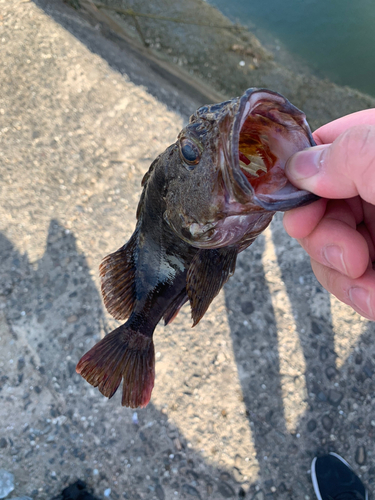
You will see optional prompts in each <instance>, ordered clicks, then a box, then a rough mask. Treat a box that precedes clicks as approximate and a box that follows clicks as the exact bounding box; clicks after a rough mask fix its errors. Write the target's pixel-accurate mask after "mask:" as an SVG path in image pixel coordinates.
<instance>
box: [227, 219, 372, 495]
mask: <svg viewBox="0 0 375 500" xmlns="http://www.w3.org/2000/svg"><path fill="white" fill-rule="evenodd" d="M266 245H268V246H269V245H272V246H273V247H274V249H275V250H276V255H277V259H275V261H274V262H273V263H271V265H270V264H269V263H267V261H265V258H267V255H268V254H267V252H266V248H265V247H266ZM272 264H273V266H272ZM265 268H267V269H265ZM277 268H279V269H280V271H278V272H279V273H280V278H281V286H280V281H277V276H275V274H277ZM265 272H266V273H267V276H266V275H265ZM236 278H238V279H237V280H236ZM238 280H240V283H239V282H238ZM270 288H271V289H273V292H274V295H273V301H272V300H271V296H270ZM285 292H286V294H285ZM280 294H281V295H280ZM225 295H226V304H227V308H228V310H229V323H230V327H231V332H232V337H233V347H234V353H235V357H236V362H237V365H238V368H239V370H240V371H241V373H245V374H246V376H244V377H242V390H243V396H244V401H245V403H246V407H247V414H248V418H249V424H250V425H251V429H252V432H253V439H254V442H255V447H256V450H257V458H258V462H259V466H260V475H261V477H262V478H263V480H264V481H265V483H264V484H265V489H264V493H265V494H266V493H267V488H268V493H269V492H270V488H272V486H273V487H274V488H275V491H277V492H278V493H283V492H284V493H285V495H286V498H306V496H308V495H310V493H311V491H310V490H309V487H308V482H307V480H306V479H307V473H308V470H309V468H310V464H311V460H312V458H313V457H314V456H315V455H316V454H321V453H328V452H329V451H335V452H337V453H339V454H341V455H343V456H344V457H345V458H346V460H348V461H349V462H350V463H351V464H352V465H353V466H355V467H356V469H357V471H358V472H359V473H360V474H362V478H363V480H364V482H366V483H367V484H368V485H369V486H370V485H371V484H373V483H374V482H375V467H374V466H373V450H374V448H373V439H374V436H375V421H374V417H375V408H374V406H373V396H374V390H375V362H374V360H375V348H374V338H375V328H374V326H375V325H374V323H372V322H371V323H367V322H362V321H361V320H360V318H359V316H357V315H355V314H350V313H348V310H346V311H344V312H343V313H342V314H343V315H342V316H340V311H338V312H336V311H335V318H336V320H337V319H338V325H337V327H336V331H334V328H333V318H332V313H331V306H330V296H329V294H328V293H327V292H326V291H325V290H324V289H323V288H322V287H321V286H320V285H319V283H318V282H317V280H316V279H315V277H314V275H313V273H312V271H311V267H310V262H309V259H308V257H307V255H306V254H305V253H304V252H303V250H302V249H300V248H299V246H298V244H297V243H296V242H295V241H292V240H291V239H288V237H287V235H286V233H285V231H284V230H283V228H282V223H281V217H279V216H277V217H276V220H275V221H274V222H273V223H272V240H271V239H270V238H269V237H268V239H267V238H266V237H265V236H264V235H262V236H261V237H260V238H258V240H257V241H256V242H255V243H254V244H253V246H252V247H251V248H249V249H248V250H247V251H246V252H244V253H243V254H241V255H240V256H239V259H238V268H237V273H236V274H235V275H234V277H233V278H232V280H231V281H230V282H229V283H228V284H227V285H226V289H225ZM284 295H286V299H287V300H288V302H289V304H290V312H291V316H290V317H289V318H285V315H287V314H288V311H287V310H285V307H283V304H285V296H284ZM275 309H276V310H275ZM337 316H338V317H337ZM244 322H245V325H244ZM340 322H341V324H340ZM366 323H367V325H366ZM291 324H292V325H293V324H294V325H295V332H294V335H295V336H296V335H298V337H297V349H298V352H296V345H295V342H294V341H293V333H292V334H291V335H288V330H287V329H288V328H289V329H290V325H291ZM360 325H365V326H364V328H362V330H363V333H362V334H361V335H359V334H358V332H359V331H360V330H361V326H360ZM283 328H284V330H285V329H286V330H287V331H286V332H285V331H284V332H282V333H281V332H280V329H283ZM352 330H353V331H352ZM351 333H353V334H356V335H357V338H356V337H354V345H355V348H354V349H353V347H354V346H353V345H349V346H348V344H350V342H351V340H352V339H351ZM335 335H336V339H335ZM291 337H292V338H291ZM340 338H341V344H342V345H341V349H340V345H338V343H339V342H340ZM335 342H336V343H335ZM283 343H284V344H283ZM345 343H346V344H345ZM280 344H281V345H280ZM288 349H291V350H290V351H288ZM337 349H339V350H342V349H344V354H345V356H344V359H341V360H340V363H339V366H337V363H336V362H337V354H336V350H337ZM280 357H281V359H280ZM345 357H346V359H345ZM296 360H297V361H296ZM301 361H302V367H303V370H302V372H301V370H299V369H298V364H300V365H301ZM295 363H297V367H296V366H293V365H294V364H295ZM303 365H305V368H304V366H303ZM283 372H284V373H283ZM293 377H294V378H293ZM288 406H289V408H288ZM290 417H292V420H293V417H294V420H295V422H294V425H293V422H290ZM288 418H289V421H288ZM272 489H273V488H272ZM277 498H279V497H277Z"/></svg>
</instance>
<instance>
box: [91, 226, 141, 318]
mask: <svg viewBox="0 0 375 500" xmlns="http://www.w3.org/2000/svg"><path fill="white" fill-rule="evenodd" d="M136 244H137V233H136V232H134V233H133V235H132V237H131V238H130V240H129V241H128V242H127V243H126V244H125V245H124V246H123V247H121V248H120V249H119V250H117V251H116V252H114V253H111V254H110V255H107V257H105V258H104V259H103V260H102V262H101V264H100V266H99V272H100V278H101V291H102V295H103V301H104V305H105V307H106V309H107V311H108V312H109V314H111V315H112V316H113V317H114V318H115V319H127V318H128V317H129V316H130V314H131V312H132V310H133V308H134V304H135V265H134V257H133V256H134V251H135V248H136Z"/></svg>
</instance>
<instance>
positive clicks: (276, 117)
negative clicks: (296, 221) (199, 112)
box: [220, 88, 318, 212]
mask: <svg viewBox="0 0 375 500" xmlns="http://www.w3.org/2000/svg"><path fill="white" fill-rule="evenodd" d="M222 123H223V125H222V138H223V141H222V145H223V146H222V147H223V149H222V151H221V155H220V156H221V161H220V164H221V168H222V172H223V178H224V181H225V185H226V188H227V192H228V205H233V204H234V203H235V202H237V203H240V204H241V205H245V206H246V207H247V209H248V210H251V211H252V210H255V209H256V208H258V209H263V210H266V211H272V212H275V211H278V210H281V211H286V210H290V209H292V208H296V207H298V206H302V205H306V204H308V203H311V202H313V201H315V200H316V199H318V198H317V196H315V195H314V194H312V193H309V192H308V191H304V190H300V189H298V188H296V187H295V186H293V185H292V184H291V183H290V182H289V180H288V179H287V177H286V175H285V164H286V162H287V160H288V158H290V157H291V156H292V155H293V154H294V153H296V152H297V151H301V150H303V149H306V148H308V147H311V146H315V145H316V144H315V142H314V139H313V137H312V135H311V131H310V127H309V125H308V123H307V121H306V116H305V114H304V113H303V112H302V111H300V110H299V109H298V108H296V107H295V106H293V105H292V104H291V103H290V102H289V101H288V100H287V99H286V98H285V97H283V96H282V95H280V94H278V93H276V92H273V91H270V90H266V89H255V88H251V89H248V90H247V91H246V92H245V93H244V95H243V96H242V97H241V98H240V99H239V101H238V107H237V110H236V113H235V116H234V120H233V122H232V126H231V127H230V128H228V122H225V121H224V120H223V122H222ZM242 211H244V210H242ZM245 211H246V209H245Z"/></svg>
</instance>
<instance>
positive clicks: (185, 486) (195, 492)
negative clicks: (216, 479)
mask: <svg viewBox="0 0 375 500" xmlns="http://www.w3.org/2000/svg"><path fill="white" fill-rule="evenodd" d="M181 489H182V491H184V492H185V493H186V494H188V495H191V496H192V497H197V498H201V496H200V494H199V491H198V490H197V489H196V488H194V486H190V484H183V485H182V486H181Z"/></svg>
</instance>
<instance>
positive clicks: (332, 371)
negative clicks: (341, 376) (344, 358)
mask: <svg viewBox="0 0 375 500" xmlns="http://www.w3.org/2000/svg"><path fill="white" fill-rule="evenodd" d="M325 373H326V377H327V378H328V380H332V379H334V378H335V377H336V375H337V370H336V368H335V367H334V366H328V367H327V368H326V371H325Z"/></svg>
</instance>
